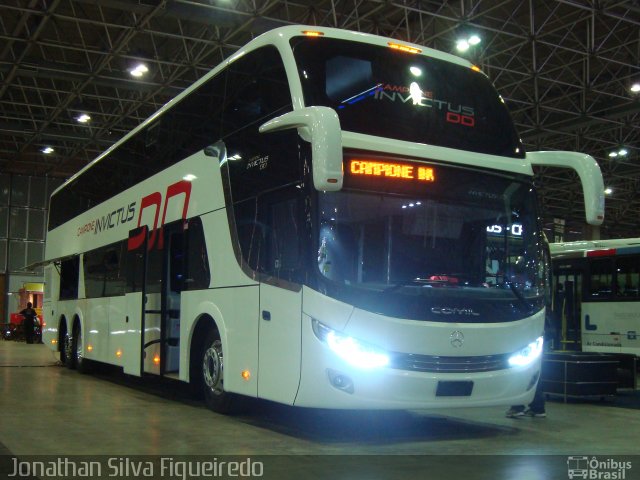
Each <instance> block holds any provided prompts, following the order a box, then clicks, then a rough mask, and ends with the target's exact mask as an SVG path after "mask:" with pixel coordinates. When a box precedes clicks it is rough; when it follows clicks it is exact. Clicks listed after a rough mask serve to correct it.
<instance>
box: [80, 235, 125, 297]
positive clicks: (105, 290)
mask: <svg viewBox="0 0 640 480" xmlns="http://www.w3.org/2000/svg"><path fill="white" fill-rule="evenodd" d="M125 252H126V244H125V243H124V242H118V243H116V244H113V245H108V246H106V247H103V248H98V249H96V250H93V251H91V252H87V253H85V254H84V265H83V267H84V289H85V296H86V297H87V298H97V297H112V296H117V295H124V293H125V285H126V280H125V260H126V257H125Z"/></svg>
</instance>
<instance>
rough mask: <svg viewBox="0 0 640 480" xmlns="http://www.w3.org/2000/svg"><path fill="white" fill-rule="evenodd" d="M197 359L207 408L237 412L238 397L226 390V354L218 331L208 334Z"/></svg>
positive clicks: (224, 411) (223, 411) (221, 411)
mask: <svg viewBox="0 0 640 480" xmlns="http://www.w3.org/2000/svg"><path fill="white" fill-rule="evenodd" d="M197 358H198V359H199V362H198V368H199V372H198V377H199V383H200V385H201V387H202V392H203V395H204V401H205V404H206V405H207V408H209V409H210V410H213V411H214V412H217V413H224V414H228V413H234V412H236V411H237V407H238V401H237V400H238V399H237V396H236V395H233V394H231V393H229V392H226V391H225V390H224V354H223V352H222V341H221V340H220V334H219V333H218V332H217V331H216V330H210V331H209V332H208V333H207V336H206V337H205V340H204V342H203V343H202V344H201V348H200V352H199V355H198V357H197Z"/></svg>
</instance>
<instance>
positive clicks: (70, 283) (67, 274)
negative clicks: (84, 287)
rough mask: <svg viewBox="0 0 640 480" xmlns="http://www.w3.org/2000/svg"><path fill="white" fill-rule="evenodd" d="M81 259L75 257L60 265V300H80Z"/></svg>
mask: <svg viewBox="0 0 640 480" xmlns="http://www.w3.org/2000/svg"><path fill="white" fill-rule="evenodd" d="M79 268H80V258H79V257H73V258H71V259H69V260H64V261H63V262H61V264H60V300H73V299H76V298H78V278H79V276H78V273H79Z"/></svg>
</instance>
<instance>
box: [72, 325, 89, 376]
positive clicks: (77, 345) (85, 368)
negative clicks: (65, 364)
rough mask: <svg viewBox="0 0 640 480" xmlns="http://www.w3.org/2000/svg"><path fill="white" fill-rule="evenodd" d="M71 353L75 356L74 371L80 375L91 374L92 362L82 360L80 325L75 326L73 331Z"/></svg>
mask: <svg viewBox="0 0 640 480" xmlns="http://www.w3.org/2000/svg"><path fill="white" fill-rule="evenodd" d="M72 347H73V353H74V356H75V362H76V369H77V370H78V371H79V372H80V373H91V367H92V362H91V360H87V359H86V358H84V349H83V348H84V347H83V345H82V327H81V326H80V323H77V324H76V328H74V329H73V341H72Z"/></svg>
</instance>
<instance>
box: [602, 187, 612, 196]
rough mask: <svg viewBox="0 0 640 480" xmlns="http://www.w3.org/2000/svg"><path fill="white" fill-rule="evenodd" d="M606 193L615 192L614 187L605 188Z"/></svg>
mask: <svg viewBox="0 0 640 480" xmlns="http://www.w3.org/2000/svg"><path fill="white" fill-rule="evenodd" d="M604 193H605V195H611V194H612V193H613V188H611V187H607V188H605V189H604Z"/></svg>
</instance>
